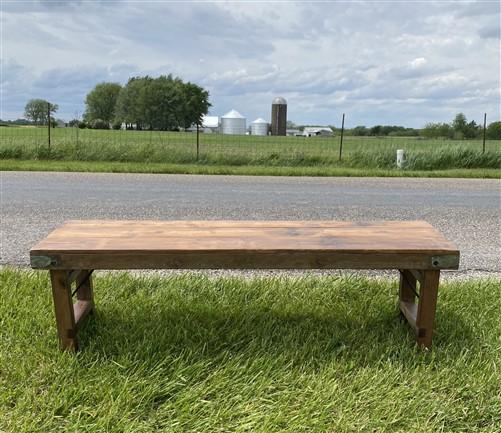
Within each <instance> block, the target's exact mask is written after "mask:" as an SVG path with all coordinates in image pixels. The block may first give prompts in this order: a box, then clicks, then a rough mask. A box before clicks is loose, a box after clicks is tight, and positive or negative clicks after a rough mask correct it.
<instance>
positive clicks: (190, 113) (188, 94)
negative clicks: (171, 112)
mask: <svg viewBox="0 0 501 433" xmlns="http://www.w3.org/2000/svg"><path fill="white" fill-rule="evenodd" d="M181 89H182V90H181V91H182V100H183V102H182V104H183V105H182V113H181V119H180V120H181V122H180V123H181V126H183V127H184V128H189V127H190V126H191V125H193V124H201V123H202V116H203V115H204V114H207V113H208V111H209V107H210V106H211V104H210V102H209V92H207V90H204V89H203V88H202V87H200V86H197V85H196V84H193V83H190V82H188V83H186V84H182V83H181Z"/></svg>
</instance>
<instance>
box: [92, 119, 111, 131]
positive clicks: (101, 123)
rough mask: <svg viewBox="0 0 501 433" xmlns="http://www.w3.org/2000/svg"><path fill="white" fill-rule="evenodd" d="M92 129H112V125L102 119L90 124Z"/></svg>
mask: <svg viewBox="0 0 501 433" xmlns="http://www.w3.org/2000/svg"><path fill="white" fill-rule="evenodd" d="M90 128H91V129H110V124H109V123H108V122H106V121H105V120H102V119H94V120H92V121H91V122H90Z"/></svg>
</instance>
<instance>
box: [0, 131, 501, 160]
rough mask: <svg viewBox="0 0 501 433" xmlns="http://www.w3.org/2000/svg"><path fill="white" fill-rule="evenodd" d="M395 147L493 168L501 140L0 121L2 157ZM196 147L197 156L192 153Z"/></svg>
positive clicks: (297, 153)
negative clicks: (88, 126) (198, 131)
mask: <svg viewBox="0 0 501 433" xmlns="http://www.w3.org/2000/svg"><path fill="white" fill-rule="evenodd" d="M397 149H405V151H406V152H407V157H408V160H407V165H406V169H407V170H446V169H470V168H483V169H498V168H501V141H499V140H488V141H487V142H486V153H485V154H483V153H482V142H481V140H426V139H420V138H415V137H384V138H378V137H353V136H345V137H344V142H343V149H342V160H341V161H339V151H340V137H339V136H336V137H270V136H267V137H257V136H232V135H222V134H204V133H201V134H200V135H199V142H198V152H197V136H196V133H189V132H186V133H185V132H163V131H114V130H109V131H108V130H89V129H77V128H54V129H52V130H51V146H50V150H49V146H48V137H47V129H46V128H35V127H3V128H0V158H1V159H4V160H5V159H17V160H59V161H88V162H91V161H93V162H97V161H99V162H135V163H164V164H194V163H196V164H203V165H227V166H244V165H251V166H291V167H297V166H299V167H318V166H331V167H349V168H372V169H386V170H388V169H393V168H395V153H396V150H397ZM197 155H198V157H197Z"/></svg>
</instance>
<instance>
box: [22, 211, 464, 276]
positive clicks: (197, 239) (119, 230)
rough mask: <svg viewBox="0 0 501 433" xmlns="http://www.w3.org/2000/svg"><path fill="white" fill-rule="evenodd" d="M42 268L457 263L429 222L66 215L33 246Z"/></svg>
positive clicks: (437, 265)
mask: <svg viewBox="0 0 501 433" xmlns="http://www.w3.org/2000/svg"><path fill="white" fill-rule="evenodd" d="M30 256H31V264H32V267H34V268H43V269H142V268H151V269H157V268H181V269H186V268H200V269H201V268H233V269H255V268H256V269H258V268H259V269H273V268H277V269H279V268H285V269H287V268H298V269H302V268H306V269H322V268H353V269H357V268H367V269H383V268H384V269H388V268H391V269H395V268H404V269H457V268H458V265H459V251H458V249H457V248H456V246H455V245H454V244H452V243H451V242H449V241H448V240H446V239H445V238H444V237H443V236H442V235H441V234H440V233H439V232H438V231H437V230H436V229H434V228H433V227H432V226H431V225H430V224H428V223H427V222H425V221H377V222H347V221H117V220H85V221H68V222H66V223H64V224H63V225H62V226H61V227H59V228H57V229H56V230H54V231H53V232H52V233H50V234H49V235H48V236H47V237H46V238H45V239H43V240H42V241H41V242H39V243H38V244H37V245H36V246H35V247H33V248H32V249H31V251H30Z"/></svg>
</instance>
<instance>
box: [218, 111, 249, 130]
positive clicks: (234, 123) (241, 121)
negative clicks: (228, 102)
mask: <svg viewBox="0 0 501 433" xmlns="http://www.w3.org/2000/svg"><path fill="white" fill-rule="evenodd" d="M221 132H222V133H223V134H233V135H245V117H244V116H242V115H241V114H240V113H239V112H238V111H236V110H231V111H228V112H227V113H226V114H225V115H224V116H222V117H221Z"/></svg>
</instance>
